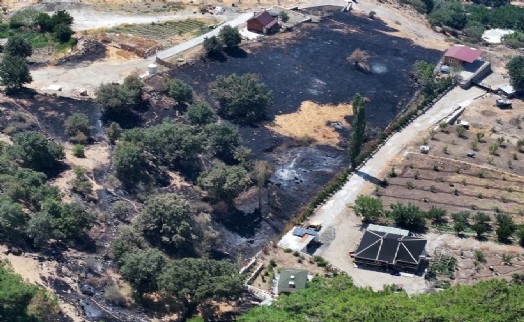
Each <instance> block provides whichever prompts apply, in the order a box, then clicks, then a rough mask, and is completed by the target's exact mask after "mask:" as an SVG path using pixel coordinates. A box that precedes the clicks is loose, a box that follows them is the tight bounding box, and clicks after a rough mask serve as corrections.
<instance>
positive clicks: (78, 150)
mask: <svg viewBox="0 0 524 322" xmlns="http://www.w3.org/2000/svg"><path fill="white" fill-rule="evenodd" d="M73 155H74V156H75V157H77V158H85V156H86V154H85V149H84V146H83V145H82V144H75V145H74V146H73Z"/></svg>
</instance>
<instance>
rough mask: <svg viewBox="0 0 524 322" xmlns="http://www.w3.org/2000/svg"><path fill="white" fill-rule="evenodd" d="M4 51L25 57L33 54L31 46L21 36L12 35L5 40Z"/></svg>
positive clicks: (11, 54) (7, 53)
mask: <svg viewBox="0 0 524 322" xmlns="http://www.w3.org/2000/svg"><path fill="white" fill-rule="evenodd" d="M4 53H5V54H6V55H10V56H18V57H23V58H26V57H29V56H31V55H32V54H33V47H31V44H30V43H29V42H28V41H27V40H25V39H24V38H22V37H21V36H12V37H10V38H9V39H8V40H7V44H6V45H5V48H4Z"/></svg>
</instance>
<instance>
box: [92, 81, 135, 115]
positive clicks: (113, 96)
mask: <svg viewBox="0 0 524 322" xmlns="http://www.w3.org/2000/svg"><path fill="white" fill-rule="evenodd" d="M143 86H144V85H143V84H142V82H141V81H140V79H139V78H138V77H137V76H128V77H126V78H125V79H124V83H123V84H122V85H118V84H110V83H108V84H102V85H100V86H99V87H98V88H97V89H96V91H95V95H96V98H95V101H96V102H97V103H98V104H100V105H102V108H103V112H104V114H106V115H108V116H113V117H114V116H119V115H122V114H124V115H126V114H127V113H129V112H130V111H131V109H132V108H134V107H136V106H138V105H139V104H140V103H141V102H142V92H143Z"/></svg>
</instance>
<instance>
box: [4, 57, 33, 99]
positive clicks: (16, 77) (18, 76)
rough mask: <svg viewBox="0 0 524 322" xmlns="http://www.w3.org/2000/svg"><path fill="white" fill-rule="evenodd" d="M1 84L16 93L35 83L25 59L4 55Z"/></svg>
mask: <svg viewBox="0 0 524 322" xmlns="http://www.w3.org/2000/svg"><path fill="white" fill-rule="evenodd" d="M0 79H1V84H2V85H3V86H5V87H6V90H7V91H8V92H9V91H14V90H18V89H20V88H22V86H23V85H24V84H29V83H31V82H32V81H33V78H32V77H31V74H30V72H29V67H28V66H27V61H26V59H25V58H24V57H20V56H12V55H4V58H3V59H2V62H1V63H0Z"/></svg>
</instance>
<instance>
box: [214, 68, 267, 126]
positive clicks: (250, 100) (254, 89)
mask: <svg viewBox="0 0 524 322" xmlns="http://www.w3.org/2000/svg"><path fill="white" fill-rule="evenodd" d="M210 94H211V95H212V96H213V97H214V98H215V99H216V100H217V101H218V102H219V103H220V108H219V113H220V114H222V115H223V116H225V117H227V118H231V119H233V120H236V121H238V122H241V123H248V124H252V123H255V122H258V121H261V120H263V119H265V118H266V110H267V107H268V106H269V105H270V104H271V91H270V90H269V89H268V88H267V86H266V85H265V84H264V83H262V82H260V81H258V80H257V77H256V76H255V74H243V75H237V74H231V75H229V76H219V77H218V78H217V79H216V80H215V81H214V82H212V83H211V84H210Z"/></svg>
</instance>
